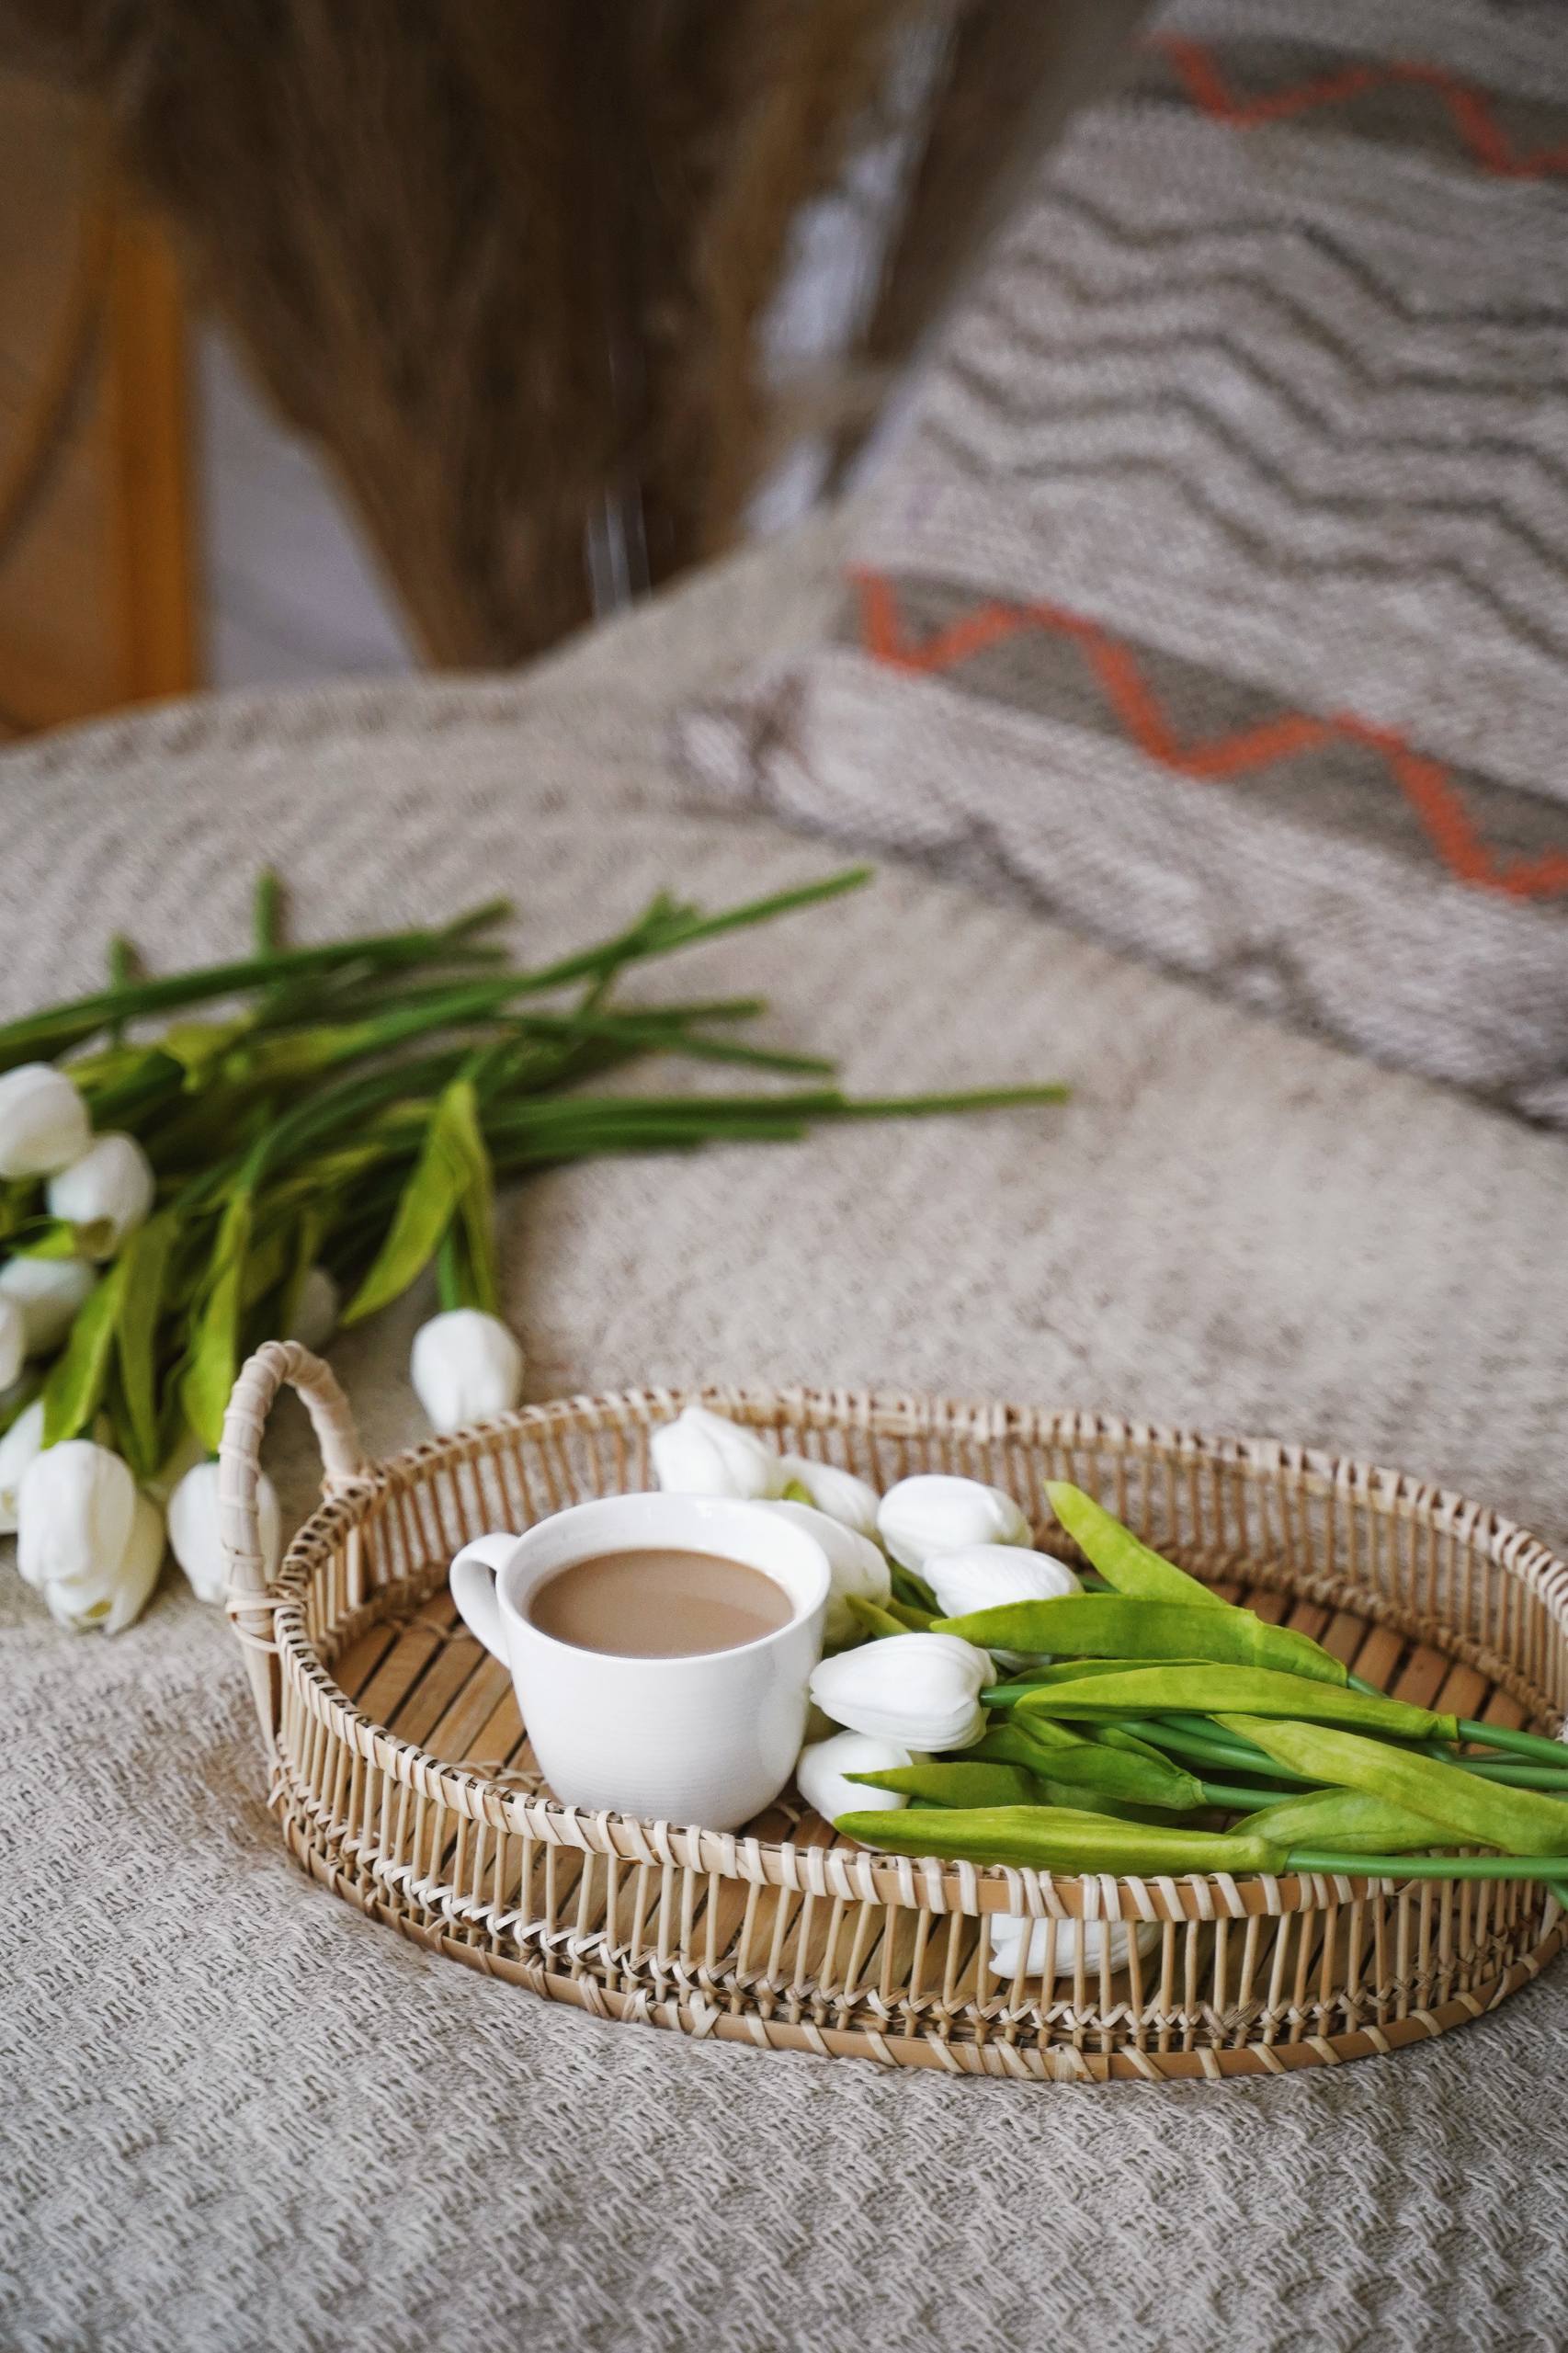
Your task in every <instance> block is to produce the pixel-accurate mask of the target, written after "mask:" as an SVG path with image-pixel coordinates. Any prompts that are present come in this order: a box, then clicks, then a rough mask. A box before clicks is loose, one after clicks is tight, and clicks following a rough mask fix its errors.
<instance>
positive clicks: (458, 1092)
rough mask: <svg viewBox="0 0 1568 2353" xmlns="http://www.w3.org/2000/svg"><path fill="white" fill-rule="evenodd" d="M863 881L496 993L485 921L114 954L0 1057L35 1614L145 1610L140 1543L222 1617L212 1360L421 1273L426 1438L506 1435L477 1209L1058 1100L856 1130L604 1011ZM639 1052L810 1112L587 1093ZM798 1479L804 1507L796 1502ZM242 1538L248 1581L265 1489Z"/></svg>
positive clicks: (658, 1019)
mask: <svg viewBox="0 0 1568 2353" xmlns="http://www.w3.org/2000/svg"><path fill="white" fill-rule="evenodd" d="M866 879H867V877H866V870H864V869H857V870H853V871H851V872H848V873H845V874H839V875H835V876H833V877H831V878H829V879H828V880H826V881H819V882H814V883H810V884H807V885H805V886H804V887H802V888H801V889H798V890H793V891H787V892H780V893H778V894H776V895H774V896H772V897H769V898H765V899H758V900H755V901H752V902H750V903H748V904H744V905H742V906H738V907H732V908H729V909H726V910H724V911H722V913H720V914H717V915H705V914H704V913H703V912H702V911H701V910H700V909H699V908H697V907H694V906H689V905H685V904H680V903H678V902H677V901H676V900H674V899H672V898H670V897H668V896H666V895H665V894H661V895H660V896H659V897H658V898H657V899H656V900H655V901H654V902H653V904H652V905H651V906H650V907H648V908H647V909H646V911H645V912H644V913H643V914H642V915H640V916H639V917H638V918H637V919H636V921H635V922H633V923H631V925H630V926H628V927H627V928H626V929H624V930H622V931H620V932H619V933H617V934H615V935H614V936H612V937H611V938H608V939H605V940H601V941H599V942H597V943H596V944H594V945H592V946H590V947H587V948H585V949H581V950H579V951H578V952H576V953H574V954H571V955H566V956H562V957H560V958H557V959H556V960H554V961H551V962H549V963H545V964H540V965H536V966H533V967H531V968H522V969H517V968H514V967H512V966H510V965H509V964H508V963H507V962H506V959H505V956H504V954H503V951H502V950H501V949H499V948H498V947H496V946H494V945H493V944H492V943H491V942H490V941H489V939H488V938H487V937H486V935H487V934H488V933H489V932H490V931H491V930H492V929H493V928H494V926H495V924H496V923H497V922H498V921H499V920H500V919H501V918H502V917H503V916H504V915H506V913H507V912H508V909H507V906H506V903H505V902H504V901H497V902H494V903H493V904H489V905H486V906H483V907H480V908H477V909H475V910H474V911H473V912H472V913H471V914H468V915H462V916H460V917H459V918H458V919H457V920H456V921H455V922H452V923H450V924H448V925H445V926H441V927H439V928H437V929H416V930H408V931H401V932H392V933H387V934H384V935H381V936H378V937H373V938H357V939H345V940H340V941H335V942H332V943H329V944H325V945H322V946H318V947H291V946H290V945H288V944H287V943H286V942H285V941H284V939H283V938H282V937H281V936H280V924H279V909H280V893H279V889H278V883H277V881H276V880H275V878H273V877H272V876H271V875H264V876H263V877H262V878H261V880H260V881H259V883H258V885H257V889H256V911H255V932H256V937H255V940H254V944H253V951H252V953H251V954H249V955H248V956H245V957H244V958H241V959H239V960H237V961H233V962H231V963H224V964H218V965H211V966H207V967H203V968H200V969H198V970H194V971H189V972H176V973H172V974H167V975H160V976H157V977H148V976H145V975H144V974H142V972H141V971H140V969H139V967H138V964H137V961H136V958H135V956H134V953H133V951H132V950H131V949H130V948H129V947H128V945H127V944H126V943H125V942H123V941H119V940H117V941H115V942H113V943H111V946H110V950H109V975H108V981H109V984H108V987H107V988H105V989H103V990H101V991H98V992H97V993H95V994H93V995H88V996H85V997H82V998H79V999H76V1000H75V1001H74V1002H72V1003H69V1004H64V1005H59V1006H52V1007H51V1008H50V1009H48V1010H47V1011H44V1012H40V1013H35V1014H32V1015H29V1016H28V1017H25V1018H23V1019H21V1020H17V1021H13V1022H11V1023H9V1024H6V1025H3V1026H0V1530H5V1531H7V1532H12V1531H17V1530H19V1542H18V1555H17V1557H18V1565H19V1567H20V1570H21V1573H22V1575H23V1576H24V1577H25V1578H26V1579H27V1580H28V1582H29V1583H30V1584H31V1585H33V1586H36V1587H37V1588H38V1589H39V1591H40V1594H41V1595H42V1597H43V1598H44V1600H45V1601H46V1602H47V1604H48V1606H49V1608H50V1609H51V1611H52V1613H53V1614H54V1616H55V1617H56V1618H57V1619H58V1620H60V1621H61V1622H62V1624H65V1625H68V1626H72V1627H78V1628H85V1627H97V1628H100V1629H102V1630H103V1631H107V1632H114V1631H118V1630H119V1628H120V1627H122V1626H125V1625H128V1624H129V1623H130V1622H131V1620H132V1619H133V1618H134V1617H135V1616H136V1615H137V1613H138V1612H139V1610H140V1609H141V1608H142V1606H143V1604H144V1603H145V1601H146V1600H147V1597H148V1596H149V1595H150V1593H151V1592H152V1590H153V1586H154V1585H155V1584H156V1581H157V1577H158V1573H159V1569H160V1566H161V1564H162V1560H163V1555H164V1547H165V1515H166V1534H167V1539H168V1541H169V1542H170V1544H171V1545H172V1547H173V1549H174V1552H175V1553H176V1558H177V1559H178V1560H179V1562H180V1563H181V1564H182V1566H183V1567H184V1568H185V1570H186V1571H187V1574H188V1576H189V1578H190V1580H191V1583H192V1585H193V1586H195V1588H196V1590H197V1592H198V1593H199V1594H200V1595H201V1596H202V1597H204V1598H209V1599H212V1600H218V1599H221V1598H222V1594H223V1590H224V1586H225V1583H226V1569H225V1564H224V1560H223V1555H222V1546H221V1544H220V1541H219V1536H218V1525H217V1506H216V1484H215V1481H216V1472H215V1467H214V1465H213V1464H212V1462H211V1461H210V1456H211V1455H212V1453H213V1451H214V1449H216V1447H217V1443H218V1438H219V1434H220V1431H221V1428H222V1417H223V1411H224V1407H225V1405H226V1404H227V1401H228V1396H229V1392H230V1389H231V1387H232V1385H233V1379H234V1374H235V1371H236V1370H237V1368H238V1366H239V1364H240V1362H241V1361H242V1360H243V1358H244V1355H245V1354H246V1353H247V1352H248V1350H250V1349H251V1348H252V1347H256V1346H257V1345H258V1344H259V1343H260V1342H261V1341H262V1340H264V1339H267V1338H269V1337H273V1336H282V1337H292V1338H298V1339H301V1340H302V1341H304V1342H305V1343H306V1344H307V1345H308V1346H311V1347H321V1346H323V1345H324V1344H325V1342H326V1340H327V1339H328V1338H329V1337H330V1336H331V1334H332V1332H333V1330H334V1328H335V1325H336V1324H337V1323H338V1322H339V1321H341V1322H342V1323H344V1324H353V1323H357V1322H358V1320H359V1319H360V1318H361V1317H364V1316H368V1315H369V1314H371V1313H374V1312H375V1311H376V1310H377V1309H378V1308H381V1307H382V1306H384V1305H386V1304H387V1303H388V1302H390V1301H392V1300H393V1299H395V1298H397V1297H398V1296H399V1295H400V1294H401V1293H402V1292H403V1291H404V1290H407V1288H408V1287H409V1285H410V1284H411V1283H413V1282H414V1281H415V1279H416V1278H417V1277H418V1276H419V1275H420V1274H421V1273H422V1272H423V1271H424V1270H425V1268H426V1267H427V1266H428V1265H430V1263H431V1262H432V1261H434V1262H435V1266H436V1269H437V1284H438V1290H439V1297H440V1313H437V1315H436V1316H434V1317H433V1319H432V1320H431V1321H430V1322H428V1323H427V1324H426V1325H425V1326H424V1327H423V1329H422V1330H421V1331H420V1333H419V1336H418V1337H417V1339H416V1341H415V1348H414V1357H413V1363H412V1367H411V1371H412V1377H413V1381H414V1385H415V1390H416V1392H417V1393H418V1395H419V1398H420V1400H421V1402H422V1404H424V1406H425V1409H426V1413H427V1415H429V1417H430V1419H431V1421H432V1422H433V1423H434V1425H435V1427H437V1429H441V1430H447V1429H452V1428H456V1427H460V1426H461V1425H463V1424H465V1423H467V1422H470V1421H472V1420H477V1419H479V1418H482V1417H483V1416H484V1415H490V1414H494V1413H496V1412H500V1411H504V1410H505V1409H506V1408H507V1407H509V1406H511V1405H514V1404H517V1399H518V1397H519V1395H520V1393H521V1388H522V1379H523V1354H522V1350H521V1348H520V1347H519V1346H518V1344H517V1340H516V1338H515V1337H514V1336H513V1335H512V1334H511V1333H510V1332H509V1331H508V1330H507V1328H506V1324H504V1323H503V1322H502V1321H501V1320H500V1317H499V1314H498V1312H497V1311H498V1290H497V1281H496V1267H495V1244H494V1220H493V1197H494V1187H495V1184H496V1182H497V1180H502V1179H506V1178H507V1177H518V1176H524V1175H526V1174H527V1173H528V1171H529V1170H531V1169H535V1168H539V1167H541V1166H544V1165H548V1164H551V1163H555V1162H562V1161H568V1160H574V1159H579V1158H584V1157H586V1156H589V1155H592V1154H598V1153H625V1152H633V1151H661V1150H663V1151H685V1150H689V1149H691V1148H692V1147H694V1146H696V1145H699V1144H701V1143H704V1142H709V1141H719V1140H726V1139H727V1140H729V1141H732V1142H742V1141H747V1142H750V1141H755V1142H773V1141H788V1140H791V1139H794V1138H797V1137H799V1136H801V1135H802V1134H803V1133H804V1132H805V1131H806V1129H807V1127H808V1126H809V1125H810V1124H811V1123H812V1122H814V1121H815V1120H830V1119H846V1118H861V1119H864V1118H884V1117H897V1116H901V1115H903V1114H905V1113H912V1112H930V1111H942V1110H964V1109H970V1108H982V1107H984V1106H989V1105H994V1104H1001V1103H1017V1102H1037V1101H1041V1100H1048V1099H1053V1098H1055V1097H1058V1096H1060V1094H1061V1092H1062V1090H1061V1089H1060V1088H1056V1087H1027V1086H1026V1087H1014V1088H1007V1089H1001V1090H994V1091H993V1092H990V1093H981V1094H971V1095H957V1096H923V1097H905V1098H895V1099H892V1100H879V1101H862V1102H854V1101H851V1100H849V1099H848V1098H846V1097H845V1096H843V1095H842V1094H840V1093H839V1092H838V1090H837V1089H836V1087H835V1086H833V1085H832V1084H831V1083H830V1081H831V1076H832V1065H831V1064H830V1063H827V1062H825V1061H824V1060H823V1059H822V1058H821V1057H820V1056H817V1055H812V1054H794V1053H786V1052H781V1051H773V1050H769V1049H767V1048H765V1047H763V1046H760V1045H756V1044H753V1043H751V1042H749V1041H747V1040H744V1038H742V1037H740V1036H739V1035H737V1030H738V1029H739V1027H740V1025H743V1024H744V1023H745V1022H747V1021H749V1020H750V1019H752V1018H753V1017H755V1016H756V1015H759V1014H760V1013H762V1012H763V1011H764V1010H765V1009H766V1008H765V1006H763V1004H762V1002H761V1000H759V999H756V998H746V997H728V998H722V999H718V1000H709V1001H701V1002H677V1003H673V1004H650V1003H646V1002H643V1003H623V1002H621V1001H619V999H618V997H617V995H616V992H617V989H618V987H619V983H620V980H621V976H622V975H623V974H624V973H625V972H627V971H628V970H630V969H631V967H633V966H637V965H640V964H642V963H645V962H647V961H649V960H651V959H653V958H656V957H662V956H665V955H667V954H669V953H671V952H672V951H673V950H675V949H679V948H682V947H686V946H687V945H689V944H691V943H694V942H696V941H699V940H704V939H709V938H714V937H715V936H717V935H719V934H722V933H725V932H729V931H733V930H736V929H739V928H741V927H743V926H747V925H750V924H754V923H760V922H763V921H766V920H767V919H768V918H770V917H772V916H775V915H787V914H789V913H790V912H792V911H794V910H796V909H800V908H804V907H808V906H811V905H812V904H817V903H819V902H821V901H823V900H826V899H831V898H833V897H835V895H836V894H838V893H839V892H844V891H846V890H850V889H853V888H854V887H855V886H856V885H858V883H860V882H861V881H865V880H866ZM654 1053H665V1054H678V1055H681V1056H685V1057H687V1058H691V1059H694V1060H699V1061H702V1062H707V1063H730V1064H736V1065H740V1066H741V1067H742V1068H744V1069H747V1070H750V1071H754V1072H757V1073H762V1074H767V1075H768V1076H769V1077H777V1076H778V1075H779V1074H789V1075H793V1076H797V1077H802V1076H803V1077H805V1078H806V1079H808V1080H809V1081H810V1082H811V1083H810V1084H809V1086H797V1087H794V1088H790V1089H785V1090H778V1091H773V1092H768V1093H764V1094H753V1093H739V1092H729V1093H723V1094H717V1095H694V1094H680V1095H676V1094H668V1095H665V1094H658V1095H646V1096H643V1095H635V1094H626V1093H619V1092H616V1093H611V1092H607V1091H605V1090H604V1089H603V1088H602V1087H597V1088H595V1087H591V1086H587V1085H586V1084H585V1082H589V1081H592V1080H596V1079H602V1078H603V1077H604V1076H605V1075H606V1074H608V1073H610V1072H612V1071H615V1070H618V1069H619V1068H620V1067H621V1066H623V1065H625V1064H626V1063H631V1062H633V1061H636V1060H639V1059H641V1058H642V1057H643V1056H646V1055H650V1054H654ZM736 1436H737V1438H738V1437H739V1436H740V1434H738V1433H737V1434H736ZM798 1469H799V1472H800V1474H801V1480H802V1482H803V1491H804V1489H809V1486H810V1482H811V1479H812V1477H813V1476H814V1475H815V1474H814V1473H813V1472H812V1469H811V1466H809V1465H802V1466H798ZM789 1476H790V1474H789V1473H785V1474H784V1476H783V1479H781V1489H782V1485H783V1483H785V1482H786V1481H787V1479H788V1477H789ZM862 1518H863V1519H864V1515H862ZM869 1524H870V1523H869V1521H864V1525H863V1526H862V1528H861V1529H859V1530H858V1531H856V1530H855V1529H853V1528H852V1527H847V1528H846V1530H845V1540H846V1544H847V1543H851V1542H854V1541H857V1540H858V1537H862V1536H863V1535H864V1531H865V1527H869ZM263 1530H264V1540H265V1542H266V1545H267V1550H268V1552H269V1553H270V1554H271V1556H272V1557H274V1558H276V1556H277V1554H278V1550H279V1548H280V1545H281V1540H282V1531H281V1527H280V1523H279V1519H278V1507H277V1498H276V1497H275V1496H273V1495H270V1493H269V1491H268V1490H267V1488H266V1486H265V1484H264V1488H263ZM867 1549H868V1551H871V1552H874V1550H875V1548H874V1547H870V1546H868V1547H867ZM877 1558H878V1560H879V1562H880V1559H881V1556H880V1554H879V1555H877ZM844 1574H845V1577H846V1592H847V1591H849V1590H850V1589H851V1587H853V1588H854V1589H855V1590H857V1591H860V1590H864V1591H865V1592H867V1593H870V1592H872V1591H873V1590H874V1588H875V1584H876V1578H875V1575H874V1574H872V1575H871V1577H870V1582H869V1584H868V1583H867V1582H866V1578H867V1572H866V1570H865V1567H864V1563H862V1568H861V1571H860V1577H861V1584H860V1585H859V1586H855V1585H854V1572H853V1571H852V1570H851V1569H850V1568H849V1567H848V1566H846V1569H845V1572H844Z"/></svg>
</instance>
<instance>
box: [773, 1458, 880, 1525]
mask: <svg viewBox="0 0 1568 2353" xmlns="http://www.w3.org/2000/svg"><path fill="white" fill-rule="evenodd" d="M778 1460H779V1461H780V1462H781V1463H782V1465H783V1469H784V1477H785V1480H786V1483H788V1484H789V1485H790V1486H791V1487H799V1488H801V1491H802V1492H801V1496H800V1497H799V1498H798V1500H800V1501H801V1502H803V1503H809V1504H811V1505H812V1506H813V1507H814V1508H815V1509H816V1510H817V1511H823V1512H825V1513H826V1514H827V1516H828V1518H829V1519H837V1520H842V1521H843V1523H844V1525H845V1527H846V1528H852V1529H854V1530H855V1533H856V1535H857V1536H864V1537H868V1538H869V1539H871V1540H875V1537H876V1533H877V1505H878V1501H879V1498H878V1495H877V1491H876V1489H875V1487H872V1486H869V1485H868V1484H867V1483H866V1481H865V1480H864V1479H858V1478H857V1477H856V1476H855V1473H854V1472H853V1471H840V1470H838V1469H836V1468H835V1465H834V1464H833V1463H831V1462H812V1461H811V1460H810V1459H809V1457H808V1456H806V1455H804V1454H781V1455H780V1456H779V1458H778Z"/></svg>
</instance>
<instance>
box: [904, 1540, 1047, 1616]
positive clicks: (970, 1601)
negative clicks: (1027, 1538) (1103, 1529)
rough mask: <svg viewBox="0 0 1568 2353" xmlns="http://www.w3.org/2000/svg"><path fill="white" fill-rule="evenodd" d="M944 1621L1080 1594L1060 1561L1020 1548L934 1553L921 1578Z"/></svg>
mask: <svg viewBox="0 0 1568 2353" xmlns="http://www.w3.org/2000/svg"><path fill="white" fill-rule="evenodd" d="M923 1574H924V1576H925V1579H926V1584H927V1585H928V1586H930V1588H931V1590H932V1592H933V1593H934V1594H935V1595H936V1597H937V1603H938V1605H939V1606H940V1609H941V1614H942V1616H943V1617H944V1618H964V1617H967V1616H968V1614H969V1612H970V1611H971V1609H1000V1608H1004V1607H1005V1605H1006V1603H1008V1602H1009V1601H1058V1600H1060V1599H1061V1598H1062V1596H1063V1595H1064V1594H1069V1593H1082V1592H1083V1590H1084V1588H1083V1586H1082V1585H1081V1584H1080V1582H1079V1580H1078V1578H1077V1576H1076V1575H1075V1574H1074V1571H1073V1570H1071V1569H1070V1568H1069V1567H1068V1565H1067V1563H1066V1562H1065V1561H1058V1560H1055V1559H1053V1558H1052V1556H1051V1553H1049V1552H1026V1551H1025V1550H1024V1548H1023V1546H1022V1545H1020V1544H966V1545H965V1546H964V1547H963V1548H962V1550H961V1551H960V1552H934V1553H933V1554H932V1555H931V1557H930V1559H929V1560H928V1561H927V1562H926V1567H925V1570H924V1572H923Z"/></svg>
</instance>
